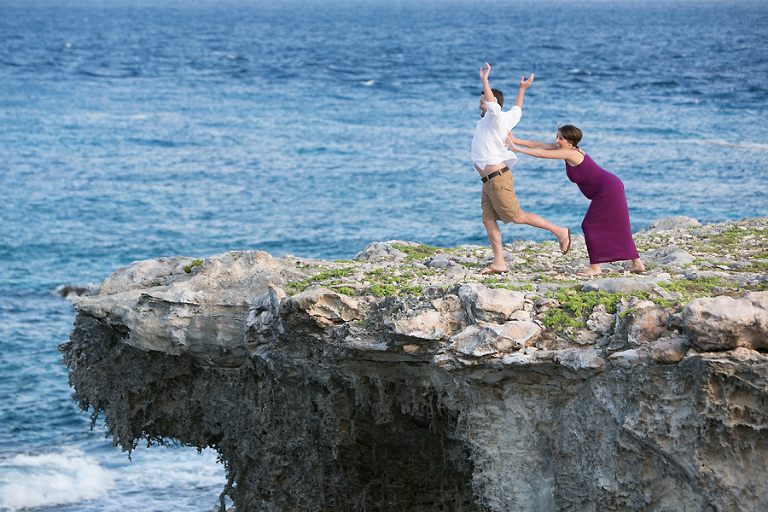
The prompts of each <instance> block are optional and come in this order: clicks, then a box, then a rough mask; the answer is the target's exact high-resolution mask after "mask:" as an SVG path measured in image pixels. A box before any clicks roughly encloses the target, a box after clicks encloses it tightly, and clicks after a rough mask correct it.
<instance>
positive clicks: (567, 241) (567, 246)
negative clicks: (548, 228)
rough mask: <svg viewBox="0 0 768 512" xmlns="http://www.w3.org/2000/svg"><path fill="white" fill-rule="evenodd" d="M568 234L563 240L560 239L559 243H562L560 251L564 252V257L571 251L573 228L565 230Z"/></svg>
mask: <svg viewBox="0 0 768 512" xmlns="http://www.w3.org/2000/svg"><path fill="white" fill-rule="evenodd" d="M565 229H566V234H565V236H564V237H563V238H558V239H557V241H558V242H559V243H560V251H562V253H563V256H565V255H566V254H568V251H570V250H571V228H565Z"/></svg>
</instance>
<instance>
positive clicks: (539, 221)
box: [472, 62, 571, 274]
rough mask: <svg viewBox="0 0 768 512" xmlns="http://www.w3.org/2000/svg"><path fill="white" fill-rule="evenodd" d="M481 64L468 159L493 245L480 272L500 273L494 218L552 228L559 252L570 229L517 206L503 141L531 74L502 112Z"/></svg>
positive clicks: (567, 244) (500, 98)
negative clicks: (477, 177)
mask: <svg viewBox="0 0 768 512" xmlns="http://www.w3.org/2000/svg"><path fill="white" fill-rule="evenodd" d="M485 66H486V69H485V70H483V68H482V67H481V68H480V82H481V83H482V84H483V92H482V94H481V95H480V112H481V114H480V117H481V118H482V119H480V121H479V122H478V123H477V127H476V128H475V136H474V137H473V138H472V162H473V164H474V166H475V170H477V172H478V173H480V179H481V181H482V182H483V191H482V193H481V195H480V203H481V205H482V208H483V225H484V226H485V230H486V232H487V233H488V241H489V242H490V244H491V249H493V263H491V265H490V266H489V267H487V268H485V269H484V270H483V271H482V272H480V273H481V274H504V273H506V272H507V264H506V262H505V261H504V252H503V250H502V245H501V230H500V229H499V225H498V223H497V222H498V221H502V222H504V224H509V223H510V222H514V223H515V224H528V225H529V226H535V227H537V228H541V229H546V230H547V231H550V232H552V234H553V235H555V236H556V237H557V241H558V242H559V243H560V250H561V251H562V252H563V254H566V253H567V252H568V251H569V250H570V249H571V230H570V229H568V228H563V227H560V226H555V225H554V224H552V223H551V222H549V221H548V220H545V219H543V218H542V217H539V216H538V215H536V214H535V213H528V212H524V211H523V210H521V209H520V204H519V203H518V202H517V196H516V195H515V188H514V180H513V179H512V173H511V172H510V170H509V168H510V167H512V166H513V165H515V163H516V162H517V156H515V154H514V153H513V152H511V151H509V150H507V148H506V142H505V141H506V138H507V135H508V134H509V132H510V131H511V130H512V128H514V126H515V125H516V124H517V123H518V122H519V121H520V118H521V117H522V115H523V110H522V109H523V96H524V95H525V91H526V89H528V87H530V85H531V84H532V83H533V74H531V76H530V77H529V78H528V80H525V77H522V78H520V88H519V89H518V91H517V99H516V100H515V105H514V106H513V107H512V109H511V110H509V111H507V112H502V111H501V107H502V105H503V104H504V95H503V94H502V92H501V91H499V90H498V89H491V86H490V84H489V83H488V76H489V75H490V74H491V66H490V64H488V63H487V62H486V63H485Z"/></svg>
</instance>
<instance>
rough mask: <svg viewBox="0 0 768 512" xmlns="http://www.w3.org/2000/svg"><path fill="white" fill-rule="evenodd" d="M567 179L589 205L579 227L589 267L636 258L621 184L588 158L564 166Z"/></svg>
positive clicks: (637, 256) (625, 199) (635, 249)
mask: <svg viewBox="0 0 768 512" xmlns="http://www.w3.org/2000/svg"><path fill="white" fill-rule="evenodd" d="M565 172H566V174H567V175H568V179H569V180H571V181H572V182H574V183H575V184H577V185H578V186H579V190H581V193H582V194H584V196H585V197H586V198H587V199H589V200H591V201H592V202H591V203H590V205H589V208H588V209H587V214H586V215H585V216H584V220H583V221H582V223H581V229H582V230H583V231H584V238H585V239H586V242H587V252H589V263H590V264H595V263H606V262H609V261H620V260H633V259H635V258H639V255H638V254H637V248H636V247H635V241H634V240H632V228H631V227H630V225H629V210H628V209H627V196H626V195H625V194H624V184H623V183H622V182H621V180H620V179H619V178H618V177H616V176H614V175H613V174H611V173H609V172H608V171H606V170H604V169H603V168H601V167H600V166H599V165H597V164H596V163H595V161H594V160H592V159H591V158H590V157H589V155H586V154H585V155H584V161H583V162H581V163H580V164H579V165H573V166H572V165H568V162H566V163H565Z"/></svg>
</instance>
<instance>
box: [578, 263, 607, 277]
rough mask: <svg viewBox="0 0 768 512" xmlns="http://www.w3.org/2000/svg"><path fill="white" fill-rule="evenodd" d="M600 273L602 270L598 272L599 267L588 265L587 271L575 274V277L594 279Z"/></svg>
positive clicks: (597, 265)
mask: <svg viewBox="0 0 768 512" xmlns="http://www.w3.org/2000/svg"><path fill="white" fill-rule="evenodd" d="M601 273H602V270H600V265H599V264H597V263H595V264H594V265H590V266H589V268H588V269H586V270H582V271H581V272H577V273H576V275H577V276H581V277H594V276H599V275H600V274H601Z"/></svg>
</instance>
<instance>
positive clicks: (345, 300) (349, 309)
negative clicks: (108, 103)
mask: <svg viewBox="0 0 768 512" xmlns="http://www.w3.org/2000/svg"><path fill="white" fill-rule="evenodd" d="M281 309H283V310H285V312H286V313H289V312H292V311H302V312H304V313H306V314H307V315H309V316H310V317H313V318H314V319H315V320H316V321H318V322H319V323H320V324H321V325H327V324H328V322H349V321H350V320H355V319H357V318H359V317H360V311H359V310H358V303H357V300H356V299H354V298H352V297H347V296H346V295H341V294H339V293H336V292H334V291H331V290H328V289H326V288H315V289H313V290H307V291H305V292H302V293H299V294H297V295H294V296H293V297H290V298H288V299H287V300H286V301H285V303H283V304H282V305H281Z"/></svg>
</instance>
